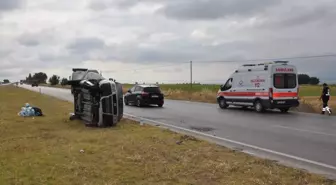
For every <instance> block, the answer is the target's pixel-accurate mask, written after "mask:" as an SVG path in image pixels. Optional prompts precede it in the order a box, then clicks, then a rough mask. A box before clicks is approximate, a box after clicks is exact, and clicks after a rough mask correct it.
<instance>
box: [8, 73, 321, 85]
mask: <svg viewBox="0 0 336 185" xmlns="http://www.w3.org/2000/svg"><path fill="white" fill-rule="evenodd" d="M47 80H48V82H49V83H50V85H58V84H61V85H63V86H64V85H66V84H67V83H68V79H67V78H62V79H61V77H60V76H58V75H52V76H51V77H50V78H49V79H48V76H47V74H45V73H43V72H39V73H35V74H34V75H31V73H29V75H28V76H27V77H26V80H25V82H26V83H32V82H37V83H39V84H46V83H47ZM298 81H299V84H300V85H308V84H310V85H318V84H319V83H320V79H319V78H317V77H314V76H312V77H311V76H309V75H308V74H299V75H298ZM4 83H9V80H7V79H6V80H4Z"/></svg>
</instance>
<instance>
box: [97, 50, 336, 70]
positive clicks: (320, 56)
mask: <svg viewBox="0 0 336 185" xmlns="http://www.w3.org/2000/svg"><path fill="white" fill-rule="evenodd" d="M324 57H336V54H323V55H310V56H296V57H281V58H260V59H243V60H218V61H197V60H196V61H194V60H193V63H231V62H238V63H241V62H257V61H276V60H291V59H309V58H324ZM187 63H190V62H189V61H188V62H180V63H176V64H169V65H162V66H154V67H145V68H134V69H126V70H108V71H104V72H105V73H117V72H124V71H142V70H150V69H156V68H161V67H171V66H178V65H182V64H187Z"/></svg>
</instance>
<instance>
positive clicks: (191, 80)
mask: <svg viewBox="0 0 336 185" xmlns="http://www.w3.org/2000/svg"><path fill="white" fill-rule="evenodd" d="M192 82H193V79H192V61H190V91H192Z"/></svg>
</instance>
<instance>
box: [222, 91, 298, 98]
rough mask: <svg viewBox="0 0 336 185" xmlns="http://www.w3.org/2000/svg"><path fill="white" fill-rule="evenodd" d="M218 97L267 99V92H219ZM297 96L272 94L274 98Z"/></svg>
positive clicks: (289, 93) (293, 93)
mask: <svg viewBox="0 0 336 185" xmlns="http://www.w3.org/2000/svg"><path fill="white" fill-rule="evenodd" d="M219 95H220V96H249V97H253V96H256V97H268V96H269V92H220V93H219ZM297 96H298V94H297V93H295V92H274V93H273V97H274V98H281V97H297Z"/></svg>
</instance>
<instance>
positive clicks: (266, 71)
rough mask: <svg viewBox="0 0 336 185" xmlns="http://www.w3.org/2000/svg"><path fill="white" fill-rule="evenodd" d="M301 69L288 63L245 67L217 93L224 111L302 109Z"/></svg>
mask: <svg viewBox="0 0 336 185" xmlns="http://www.w3.org/2000/svg"><path fill="white" fill-rule="evenodd" d="M298 91H299V85H298V75H297V68H296V67H295V66H294V65H289V64H288V61H274V62H270V63H261V64H245V65H242V66H241V67H240V68H239V69H237V70H236V71H235V72H234V73H233V74H232V75H231V76H230V77H229V79H228V80H227V81H226V83H225V84H224V85H222V86H221V87H220V89H219V91H218V93H217V102H218V104H219V107H220V108H222V109H226V108H228V107H229V106H230V105H234V106H241V107H246V108H247V107H253V108H254V109H255V110H256V111H257V112H263V111H264V110H266V109H279V110H280V111H281V112H288V110H289V109H290V108H291V107H297V106H299V98H298Z"/></svg>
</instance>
